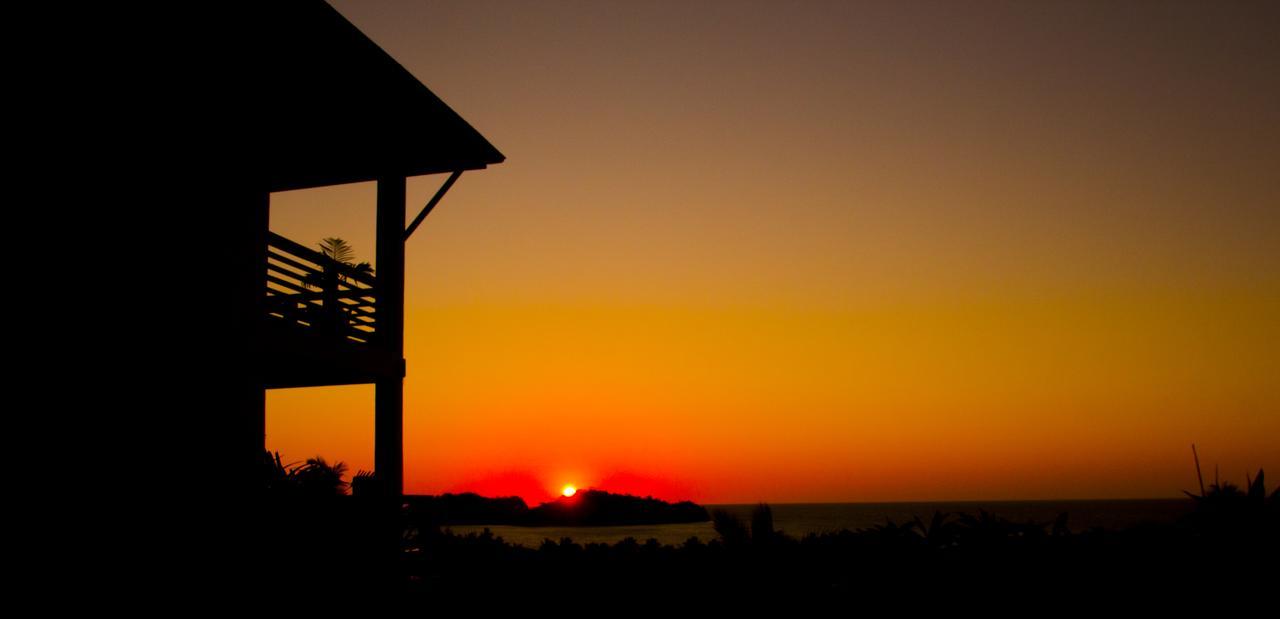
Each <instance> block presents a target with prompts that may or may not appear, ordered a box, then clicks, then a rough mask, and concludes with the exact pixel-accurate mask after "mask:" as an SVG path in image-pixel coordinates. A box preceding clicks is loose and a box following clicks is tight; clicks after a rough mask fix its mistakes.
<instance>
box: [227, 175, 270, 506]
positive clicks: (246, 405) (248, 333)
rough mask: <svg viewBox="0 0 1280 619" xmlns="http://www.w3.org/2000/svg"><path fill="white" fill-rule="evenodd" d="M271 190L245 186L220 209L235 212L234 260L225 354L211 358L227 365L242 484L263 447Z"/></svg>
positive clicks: (254, 476) (251, 478)
mask: <svg viewBox="0 0 1280 619" xmlns="http://www.w3.org/2000/svg"><path fill="white" fill-rule="evenodd" d="M270 204H271V194H269V193H267V192H265V191H257V190H253V189H245V190H243V191H239V192H235V193H232V195H231V196H229V200H228V204H226V205H224V208H230V209H234V211H235V222H236V223H235V224H234V225H235V230H234V232H233V233H232V235H231V236H232V238H233V239H234V241H233V242H232V243H230V244H229V247H228V249H231V255H229V256H228V257H227V259H226V264H230V265H234V266H233V267H232V269H231V271H232V273H231V276H232V277H233V278H234V283H233V285H232V287H231V288H232V289H233V290H234V293H233V294H232V296H231V302H232V305H231V308H230V309H231V324H230V325H229V326H230V327H231V332H230V334H229V335H230V336H231V337H230V338H228V342H230V343H231V344H232V348H231V351H230V352H231V354H230V355H227V356H226V357H223V356H222V355H216V354H215V355H214V357H215V359H218V360H219V361H224V362H225V363H227V364H228V367H229V368H231V372H232V373H233V374H232V375H231V376H226V377H224V379H223V380H225V381H226V382H225V383H224V384H225V385H226V386H225V387H224V389H226V390H228V391H229V392H230V393H228V394H227V395H229V396H230V398H231V402H230V403H229V406H228V409H227V412H229V413H230V414H231V415H230V416H231V417H232V421H231V428H232V430H231V437H229V438H230V439H231V442H230V447H231V450H232V451H233V452H234V454H235V455H234V461H235V462H236V464H235V467H236V469H237V473H238V474H239V475H243V476H244V477H243V479H244V482H245V483H244V484H243V485H242V487H243V488H245V489H250V488H252V487H253V483H254V482H257V481H258V475H259V472H260V469H261V466H262V454H263V452H264V450H265V449H266V433H267V396H266V388H265V383H264V380H263V368H262V366H261V364H260V361H259V359H261V356H262V355H261V348H260V345H261V341H262V323H263V319H264V317H265V316H266V288H267V232H268V228H269V225H270V210H269V209H270Z"/></svg>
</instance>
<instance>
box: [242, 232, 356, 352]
mask: <svg viewBox="0 0 1280 619" xmlns="http://www.w3.org/2000/svg"><path fill="white" fill-rule="evenodd" d="M267 245H268V247H267V260H266V277H267V287H266V291H265V292H266V297H267V308H266V311H267V315H268V316H269V317H270V318H271V319H273V320H276V321H280V322H281V323H284V324H288V325H290V327H291V328H297V329H300V330H303V331H310V332H314V333H316V334H317V335H320V334H324V336H326V337H339V338H341V339H344V340H347V341H350V342H353V343H357V344H363V343H369V342H372V341H373V340H374V339H376V338H377V335H378V317H377V304H378V294H377V279H376V277H375V276H374V275H372V274H370V273H368V272H362V271H357V270H355V269H354V268H353V267H352V266H351V265H348V264H343V263H340V262H336V261H334V260H333V259H331V258H329V257H328V256H325V255H324V254H323V253H321V252H318V251H315V250H313V249H310V248H308V247H305V246H303V245H301V244H299V243H296V242H294V241H291V240H289V239H287V238H285V237H283V236H280V235H278V234H275V233H269V237H268V243H267ZM326 285H329V286H333V288H332V289H329V290H325V289H324V286H326ZM326 302H328V303H331V304H333V305H332V306H330V307H325V304H326ZM335 320H336V321H337V324H335V323H334V321H335Z"/></svg>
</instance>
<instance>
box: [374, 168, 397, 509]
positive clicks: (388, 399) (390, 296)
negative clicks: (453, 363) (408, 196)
mask: <svg viewBox="0 0 1280 619" xmlns="http://www.w3.org/2000/svg"><path fill="white" fill-rule="evenodd" d="M404 218H405V177H403V176H392V177H386V178H380V179H378V248H377V260H378V264H377V286H378V301H377V309H376V310H375V311H376V312H377V314H378V345H379V346H381V347H383V349H384V351H385V352H386V354H387V355H388V356H390V357H391V358H393V359H396V360H399V361H400V363H398V364H396V367H398V368H400V369H401V371H398V372H395V375H394V376H391V375H388V376H382V377H379V378H378V380H377V382H376V383H375V387H374V422H373V425H374V429H373V433H374V437H373V467H374V472H375V473H376V474H377V476H378V480H379V482H380V483H381V485H382V486H383V488H385V489H386V491H387V492H388V493H389V494H390V495H391V496H394V497H399V496H401V495H403V494H404V372H403V368H404V363H403V361H404Z"/></svg>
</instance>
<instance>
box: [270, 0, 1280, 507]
mask: <svg viewBox="0 0 1280 619" xmlns="http://www.w3.org/2000/svg"><path fill="white" fill-rule="evenodd" d="M331 3H332V4H333V5H334V6H335V7H336V8H337V9H338V10H339V11H340V12H341V13H342V14H343V15H345V16H346V17H347V18H348V19H350V20H351V21H352V22H353V23H354V24H355V25H356V26H357V27H359V28H360V29H361V30H363V31H364V32H365V33H366V34H367V35H368V36H369V37H370V38H372V39H373V40H374V41H375V42H377V43H378V44H379V45H381V46H382V47H383V49H385V50H386V51H387V52H388V53H389V54H391V56H392V57H394V58H395V59H397V60H398V61H399V62H400V63H401V64H403V65H404V66H405V67H406V68H407V69H408V70H409V71H410V72H412V73H413V74H414V75H415V76H417V77H418V78H419V79H420V80H422V82H423V83H425V84H426V85H427V86H428V87H429V88H431V89H432V90H433V91H434V92H435V93H436V94H437V95H439V96H440V97H441V98H442V99H443V100H444V101H445V102H446V103H448V104H449V105H450V106H451V107H453V109H454V110H456V111H457V112H458V113H459V114H461V115H462V116H463V118H465V119H466V120H467V121H468V122H470V123H471V124H472V125H473V126H474V127H475V128H476V129H478V130H479V131H480V132H481V133H482V134H484V135H485V136H486V137H487V138H488V139H489V140H490V141H491V142H492V143H493V144H494V145H495V146H496V147H497V148H498V149H499V150H501V151H502V152H503V153H504V154H505V155H506V156H507V161H506V162H505V163H503V164H500V165H497V166H494V167H492V168H490V169H488V170H482V171H476V172H468V173H466V174H464V175H463V176H462V178H461V180H460V181H458V183H457V184H456V185H455V186H454V188H453V189H452V191H451V192H450V193H449V195H448V196H447V197H446V198H445V200H444V201H443V202H442V203H441V204H440V206H439V207H438V208H437V209H436V210H435V211H434V212H433V213H432V214H431V216H430V217H428V218H427V220H426V222H425V223H424V224H423V226H422V227H421V228H420V229H419V230H418V231H417V232H416V234H415V235H414V237H413V238H412V239H411V240H410V241H409V243H408V245H407V248H406V251H407V256H408V258H407V261H408V264H407V284H406V285H407V292H406V298H407V300H406V333H407V335H406V342H405V350H406V352H405V356H406V358H407V359H408V375H407V377H406V379H405V422H404V423H405V490H406V492H409V493H439V492H446V491H450V492H458V491H463V490H476V491H479V492H481V493H483V494H489V495H494V494H502V495H507V494H518V495H520V496H522V497H523V498H525V500H526V501H528V502H530V503H537V502H540V501H544V500H548V499H550V498H552V497H553V496H554V495H555V494H558V493H559V491H560V488H562V487H563V486H564V485H565V484H573V485H575V486H577V487H579V488H587V487H593V486H594V487H599V488H604V489H608V490H615V491H620V492H631V493H638V494H652V495H655V496H659V497H661V498H667V499H686V498H689V499H694V500H698V501H701V502H707V503H732V502H755V501H771V502H817V501H901V500H951V499H1048V498H1121V497H1172V496H1176V495H1178V494H1179V491H1180V490H1182V489H1192V488H1194V487H1195V484H1196V481H1195V470H1194V466H1193V463H1192V459H1191V451H1190V444H1191V443H1193V442H1194V443H1196V444H1197V446H1198V447H1199V449H1200V457H1201V460H1202V462H1203V464H1204V465H1205V467H1206V473H1207V474H1208V475H1210V476H1212V471H1213V467H1214V465H1215V464H1216V465H1220V468H1221V474H1222V476H1223V477H1224V478H1226V479H1230V480H1232V481H1235V482H1237V483H1241V482H1243V477H1244V473H1245V472H1246V471H1249V472H1251V473H1252V472H1253V471H1256V470H1257V469H1258V468H1259V467H1265V468H1266V469H1268V470H1269V471H1276V472H1278V473H1280V77H1277V76H1280V36H1277V34H1276V33H1277V32H1280V3H1275V2H1257V3H1247V2H1246V3H1238V2H1229V3H1222V2H1203V3H1182V2H1131V3H1117V2H936V3H934V2H910V3H905V2H882V3H881V2H875V3H861V2H830V3H827V2H802V3H791V2H748V1H734V2H634V3H621V2H499V3H495V2H484V1H466V2H371V1H364V0H361V1H354V0H346V1H337V0H331ZM443 180H444V177H443V176H437V177H421V178H415V179H411V180H410V183H409V193H410V199H409V206H408V210H409V214H410V217H412V216H413V215H416V214H417V212H418V210H419V209H420V208H421V206H422V204H423V203H425V202H426V200H427V199H428V198H429V197H430V196H431V194H432V193H433V192H434V191H435V189H436V187H438V186H439V184H440V183H441V182H442V181H443ZM271 206H272V210H271V226H272V229H273V230H275V231H276V232H279V233H281V234H284V235H285V236H288V237H289V238H292V239H294V240H296V241H298V242H301V243H304V244H307V245H311V246H314V244H315V243H316V242H318V241H319V240H320V239H321V238H323V237H328V236H339V237H342V238H345V239H346V240H347V241H349V242H350V243H351V244H352V245H354V247H355V249H356V252H357V255H358V256H359V258H360V259H367V260H372V259H373V257H374V251H375V247H374V226H375V221H374V186H373V185H372V184H356V185H346V186H340V187H331V188H324V189H315V190H306V191H299V192H289V193H278V194H273V196H272V202H271ZM375 266H376V265H375ZM267 406H268V408H267V446H268V448H269V449H273V450H279V451H280V452H281V455H282V457H283V458H284V459H285V460H286V461H290V460H301V459H304V458H306V457H309V456H314V455H317V454H318V455H322V456H324V457H325V458H326V459H328V460H330V461H333V460H342V461H345V462H346V463H347V464H348V465H349V466H350V468H351V470H352V471H353V472H354V471H355V470H357V469H372V463H373V387H372V385H369V386H357V387H333V388H321V389H296V390H276V391H270V392H268V396H267ZM1273 475H1274V473H1273Z"/></svg>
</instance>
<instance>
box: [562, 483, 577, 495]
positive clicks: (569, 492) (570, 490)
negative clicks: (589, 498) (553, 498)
mask: <svg viewBox="0 0 1280 619" xmlns="http://www.w3.org/2000/svg"><path fill="white" fill-rule="evenodd" d="M560 493H561V494H563V495H565V496H573V495H575V494H577V493H578V489H577V488H574V487H573V486H570V485H565V487H564V490H561V491H560Z"/></svg>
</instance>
